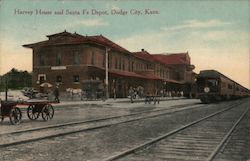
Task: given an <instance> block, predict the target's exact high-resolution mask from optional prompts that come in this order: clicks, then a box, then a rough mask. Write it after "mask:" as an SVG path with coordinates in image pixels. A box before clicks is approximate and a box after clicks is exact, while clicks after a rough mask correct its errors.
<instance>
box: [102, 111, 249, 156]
mask: <svg viewBox="0 0 250 161" xmlns="http://www.w3.org/2000/svg"><path fill="white" fill-rule="evenodd" d="M247 111H248V108H245V107H244V106H238V107H237V108H234V107H233V106H231V107H229V108H227V109H223V110H221V111H219V112H215V113H213V114H211V115H209V116H206V117H204V118H201V119H199V120H197V121H194V122H191V123H188V124H187V125H184V126H182V127H180V128H178V129H176V130H173V131H171V132H168V133H166V134H164V135H161V136H159V137H157V138H153V139H151V140H149V141H147V142H145V143H142V144H140V145H137V146H134V147H131V148H130V149H128V150H125V151H122V152H119V153H117V154H115V155H113V156H109V157H107V158H106V159H104V161H114V160H119V161H127V160H129V161H167V160H171V161H177V160H178V161H181V160H183V161H184V160H186V161H192V160H194V161H212V160H213V159H214V158H215V157H216V155H217V154H218V153H219V152H220V151H221V149H223V148H224V146H225V143H226V142H227V141H228V139H229V138H230V136H231V134H232V133H233V132H234V129H235V128H236V127H237V126H238V124H239V123H240V121H241V120H242V119H243V118H244V116H245V115H246V113H247Z"/></svg>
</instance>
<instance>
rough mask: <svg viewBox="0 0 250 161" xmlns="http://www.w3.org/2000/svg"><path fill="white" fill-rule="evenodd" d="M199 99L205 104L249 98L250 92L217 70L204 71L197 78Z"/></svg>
mask: <svg viewBox="0 0 250 161" xmlns="http://www.w3.org/2000/svg"><path fill="white" fill-rule="evenodd" d="M196 83H197V87H198V89H197V94H198V98H199V99H200V100H201V102H203V103H210V102H213V101H221V100H230V99H236V98H243V97H248V96H249V95H250V93H249V90H248V89H247V88H245V87H243V86H241V85H240V84H238V83H237V82H235V81H233V80H232V79H230V78H228V77H227V76H225V75H223V74H222V73H220V72H218V71H216V70H203V71H200V73H199V74H198V75H197V77H196Z"/></svg>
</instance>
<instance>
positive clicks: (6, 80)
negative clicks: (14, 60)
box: [5, 74, 9, 101]
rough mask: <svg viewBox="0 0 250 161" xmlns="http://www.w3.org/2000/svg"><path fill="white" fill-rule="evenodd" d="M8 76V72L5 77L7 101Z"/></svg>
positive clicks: (6, 97)
mask: <svg viewBox="0 0 250 161" xmlns="http://www.w3.org/2000/svg"><path fill="white" fill-rule="evenodd" d="M8 77H9V75H8V74H6V77H5V101H8Z"/></svg>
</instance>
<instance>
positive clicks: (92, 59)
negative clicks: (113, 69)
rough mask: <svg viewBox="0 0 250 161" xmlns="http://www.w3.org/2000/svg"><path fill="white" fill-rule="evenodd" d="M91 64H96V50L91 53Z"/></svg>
mask: <svg viewBox="0 0 250 161" xmlns="http://www.w3.org/2000/svg"><path fill="white" fill-rule="evenodd" d="M91 64H92V65H94V64H95V53H94V52H92V53H91Z"/></svg>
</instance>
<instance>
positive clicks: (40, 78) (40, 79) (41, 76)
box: [38, 74, 46, 84]
mask: <svg viewBox="0 0 250 161" xmlns="http://www.w3.org/2000/svg"><path fill="white" fill-rule="evenodd" d="M45 81H46V75H45V74H38V83H40V84H42V83H44V82H45Z"/></svg>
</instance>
